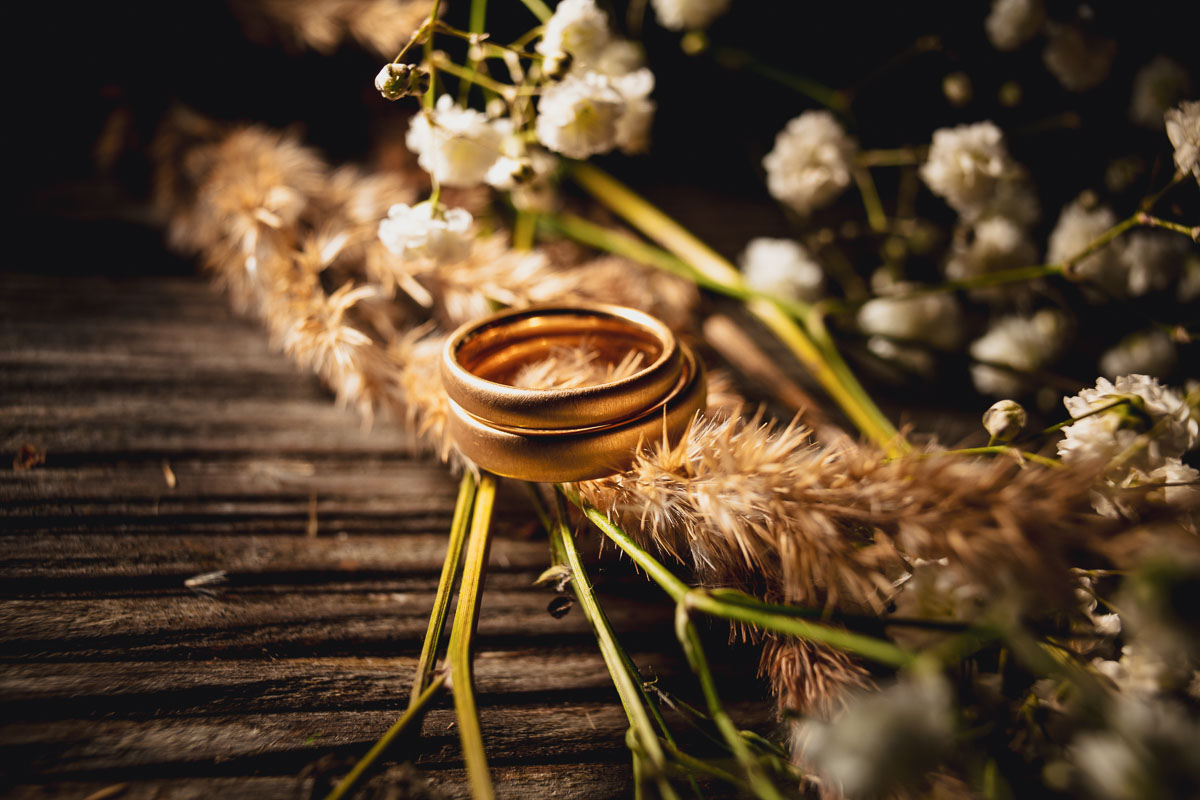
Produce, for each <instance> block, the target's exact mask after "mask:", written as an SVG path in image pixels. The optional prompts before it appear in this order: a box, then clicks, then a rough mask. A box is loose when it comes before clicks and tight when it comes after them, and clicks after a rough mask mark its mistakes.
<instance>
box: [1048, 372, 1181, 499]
mask: <svg viewBox="0 0 1200 800" xmlns="http://www.w3.org/2000/svg"><path fill="white" fill-rule="evenodd" d="M1063 403H1064V404H1065V405H1066V407H1067V411H1068V413H1070V415H1071V417H1072V418H1074V419H1075V420H1076V422H1073V423H1072V424H1070V425H1068V426H1067V427H1066V428H1064V429H1063V435H1064V438H1063V440H1062V441H1061V442H1059V444H1058V454H1059V456H1060V457H1061V458H1062V460H1063V461H1064V462H1065V463H1068V464H1099V465H1104V466H1106V467H1107V469H1106V471H1105V473H1104V475H1103V476H1102V478H1101V480H1100V484H1099V485H1098V486H1097V491H1095V492H1094V493H1093V496H1092V504H1093V506H1095V508H1096V510H1097V511H1098V512H1099V513H1101V514H1104V515H1105V516H1110V517H1117V516H1129V515H1130V514H1131V512H1130V510H1129V507H1128V503H1127V502H1124V501H1123V494H1124V492H1123V490H1129V489H1139V490H1140V491H1141V492H1142V493H1143V494H1146V493H1148V492H1149V491H1154V492H1157V496H1153V495H1149V496H1147V498H1146V499H1147V500H1151V501H1153V500H1158V501H1159V502H1163V503H1166V504H1167V505H1169V506H1172V507H1176V508H1180V507H1182V508H1195V507H1196V506H1197V504H1198V503H1200V488H1197V487H1195V486H1187V485H1182V486H1177V485H1170V486H1163V484H1188V483H1192V482H1195V481H1196V480H1197V478H1198V477H1200V473H1198V472H1197V471H1196V470H1195V469H1193V468H1192V467H1190V466H1188V465H1186V464H1184V463H1183V462H1182V460H1181V458H1182V456H1183V455H1184V453H1186V452H1188V451H1189V450H1191V449H1193V448H1195V447H1196V444H1197V443H1198V442H1200V419H1198V418H1197V416H1196V414H1195V413H1194V411H1193V409H1192V408H1191V407H1190V406H1189V405H1188V403H1187V401H1185V400H1184V398H1183V397H1181V396H1180V395H1179V394H1178V393H1176V392H1174V391H1172V390H1171V389H1169V388H1167V387H1165V386H1163V385H1162V384H1160V383H1159V382H1158V381H1157V380H1155V379H1154V378H1151V377H1150V376H1148V375H1136V374H1135V375H1126V376H1123V377H1119V378H1117V379H1116V380H1115V381H1109V380H1108V379H1107V378H1100V379H1099V380H1097V381H1096V387H1095V388H1094V389H1084V390H1083V391H1082V392H1080V393H1079V394H1078V395H1076V396H1075V397H1067V398H1064V400H1063ZM1153 486H1163V488H1162V489H1158V490H1150V489H1147V488H1146V487H1153Z"/></svg>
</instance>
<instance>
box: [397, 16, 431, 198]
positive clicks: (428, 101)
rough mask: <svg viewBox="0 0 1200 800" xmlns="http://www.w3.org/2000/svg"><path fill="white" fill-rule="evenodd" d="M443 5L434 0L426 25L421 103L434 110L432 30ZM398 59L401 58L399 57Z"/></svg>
mask: <svg viewBox="0 0 1200 800" xmlns="http://www.w3.org/2000/svg"><path fill="white" fill-rule="evenodd" d="M441 5H442V0H433V7H432V8H431V9H429V19H428V21H426V23H425V24H426V25H428V26H429V28H430V31H429V35H428V36H426V37H425V48H424V62H425V63H426V64H428V65H429V88H428V89H427V90H426V91H425V96H424V97H423V98H421V103H422V105H423V106H424V107H425V108H427V109H431V108H433V101H434V98H436V96H437V69H436V68H435V67H434V65H433V64H432V58H431V57H432V56H433V30H432V29H433V26H434V23H436V22H437V18H438V9H439V8H440V7H441ZM397 58H399V56H397ZM434 188H435V191H436V188H437V187H436V181H435V186H434ZM434 205H435V206H436V205H437V201H436V200H435V201H434Z"/></svg>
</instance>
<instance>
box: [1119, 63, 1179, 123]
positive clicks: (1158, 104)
mask: <svg viewBox="0 0 1200 800" xmlns="http://www.w3.org/2000/svg"><path fill="white" fill-rule="evenodd" d="M1190 88H1191V78H1190V77H1189V76H1188V72H1187V70H1186V69H1184V68H1183V67H1181V66H1179V64H1177V63H1176V62H1174V61H1172V60H1171V59H1169V58H1167V57H1166V56H1163V55H1159V56H1155V57H1154V58H1153V59H1151V60H1150V62H1149V63H1147V64H1146V65H1145V66H1144V67H1142V68H1141V69H1140V70H1138V73H1137V75H1136V76H1135V77H1134V79H1133V96H1132V98H1131V99H1130V102H1129V118H1130V119H1131V120H1132V121H1133V122H1134V123H1135V124H1137V125H1141V126H1142V127H1143V128H1150V129H1152V130H1162V128H1163V115H1164V114H1166V113H1167V111H1168V110H1169V109H1170V108H1171V107H1173V106H1174V105H1175V104H1176V103H1178V102H1179V101H1180V100H1181V99H1182V98H1184V97H1187V95H1188V92H1189V90H1190Z"/></svg>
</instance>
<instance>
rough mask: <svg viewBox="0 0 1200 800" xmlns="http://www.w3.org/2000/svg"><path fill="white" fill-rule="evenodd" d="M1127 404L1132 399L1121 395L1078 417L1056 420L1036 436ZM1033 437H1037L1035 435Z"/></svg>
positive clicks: (1053, 431) (1048, 433) (1050, 432)
mask: <svg viewBox="0 0 1200 800" xmlns="http://www.w3.org/2000/svg"><path fill="white" fill-rule="evenodd" d="M1128 405H1133V399H1132V398H1130V397H1122V398H1121V399H1120V400H1116V401H1114V402H1112V403H1107V404H1105V405H1102V406H1097V407H1096V408H1092V409H1089V410H1088V411H1086V412H1085V413H1083V414H1080V415H1079V416H1078V417H1071V418H1070V419H1064V420H1063V421H1062V422H1056V423H1054V424H1053V425H1051V426H1050V427H1049V428H1045V429H1043V430H1042V431H1040V432H1039V433H1038V434H1037V436H1049V435H1050V434H1052V433H1057V432H1058V431H1060V430H1062V429H1063V428H1065V427H1067V426H1068V425H1073V424H1075V423H1076V422H1078V421H1079V420H1081V419H1084V418H1086V417H1090V416H1092V415H1093V414H1102V413H1104V412H1105V411H1111V410H1112V409H1114V408H1118V407H1120V406H1128ZM1033 438H1037V437H1036V436H1035V437H1033Z"/></svg>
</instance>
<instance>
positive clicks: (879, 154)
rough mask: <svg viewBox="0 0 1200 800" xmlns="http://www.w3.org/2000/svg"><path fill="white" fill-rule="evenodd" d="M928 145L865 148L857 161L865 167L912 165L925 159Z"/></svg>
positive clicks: (856, 158) (857, 157)
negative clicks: (880, 148) (876, 148)
mask: <svg viewBox="0 0 1200 800" xmlns="http://www.w3.org/2000/svg"><path fill="white" fill-rule="evenodd" d="M928 149H929V148H928V147H897V148H894V149H891V150H863V151H861V152H860V153H859V154H858V155H857V156H856V157H855V159H854V160H855V162H856V163H857V164H858V165H859V166H863V167H910V166H914V165H916V164H920V163H921V162H922V161H924V160H925V154H926V151H928Z"/></svg>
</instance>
